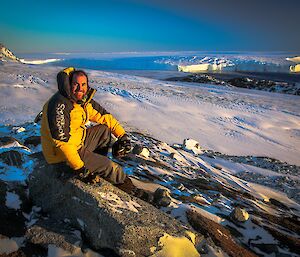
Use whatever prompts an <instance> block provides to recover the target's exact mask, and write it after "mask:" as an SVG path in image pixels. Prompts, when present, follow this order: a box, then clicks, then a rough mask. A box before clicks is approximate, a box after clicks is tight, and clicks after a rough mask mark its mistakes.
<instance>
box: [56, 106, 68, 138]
mask: <svg viewBox="0 0 300 257" xmlns="http://www.w3.org/2000/svg"><path fill="white" fill-rule="evenodd" d="M65 108H66V106H65V104H58V105H57V107H56V110H55V111H56V117H55V120H56V126H57V129H58V138H59V140H61V141H63V140H66V139H67V137H66V135H65V131H64V127H65V115H64V110H65Z"/></svg>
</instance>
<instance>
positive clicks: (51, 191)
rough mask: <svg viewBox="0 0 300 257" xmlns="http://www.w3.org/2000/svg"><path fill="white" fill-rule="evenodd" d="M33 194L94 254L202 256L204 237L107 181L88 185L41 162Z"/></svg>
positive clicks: (34, 176)
mask: <svg viewBox="0 0 300 257" xmlns="http://www.w3.org/2000/svg"><path fill="white" fill-rule="evenodd" d="M29 190H30V197H31V198H32V199H33V201H34V203H35V204H37V205H38V206H41V207H42V209H43V211H45V212H48V213H50V214H51V216H52V217H54V218H55V219H57V220H65V219H68V220H70V223H71V224H72V226H74V227H77V228H79V229H81V231H82V232H83V233H84V235H85V237H86V238H87V239H88V241H89V243H90V245H92V246H93V248H94V249H103V248H108V249H113V250H114V251H115V252H116V253H117V254H118V255H120V256H150V255H153V256H162V255H160V254H162V253H164V254H165V251H166V250H168V251H169V250H170V248H172V247H171V246H170V245H175V246H176V251H177V252H178V251H182V255H177V256H186V255H184V254H185V253H186V252H188V253H189V256H199V254H198V252H197V250H196V248H195V246H194V243H195V242H196V241H197V240H198V241H199V240H200V239H201V238H202V237H201V236H199V234H198V236H195V234H194V233H193V232H191V231H192V228H188V227H186V226H185V227H183V226H182V225H181V223H179V222H178V221H176V220H175V219H173V218H171V217H170V216H168V215H167V214H165V213H163V212H161V211H159V210H158V209H156V208H155V207H154V206H152V205H150V204H148V203H146V202H144V201H142V200H140V199H138V198H135V197H132V196H129V195H128V194H126V193H125V192H123V191H121V190H120V189H118V188H116V187H114V186H113V185H112V184H110V183H108V182H106V181H105V180H102V179H101V180H100V183H99V184H97V185H88V184H85V183H83V182H81V181H80V180H78V179H76V178H74V176H73V174H72V173H68V172H62V171H61V170H56V169H54V168H52V167H51V166H49V165H47V164H46V163H45V162H44V160H40V161H39V162H38V164H37V166H36V168H35V171H34V172H33V173H32V175H31V177H30V180H29ZM174 242H176V243H175V244H174ZM179 245H180V246H179ZM173 248H174V247H173ZM173 250H174V249H173ZM169 254H170V253H169Z"/></svg>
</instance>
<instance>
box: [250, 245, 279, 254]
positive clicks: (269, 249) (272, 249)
mask: <svg viewBox="0 0 300 257" xmlns="http://www.w3.org/2000/svg"><path fill="white" fill-rule="evenodd" d="M251 245H252V246H253V247H256V248H258V249H259V250H261V251H263V252H265V253H267V254H272V253H278V246H277V245H276V244H255V243H251Z"/></svg>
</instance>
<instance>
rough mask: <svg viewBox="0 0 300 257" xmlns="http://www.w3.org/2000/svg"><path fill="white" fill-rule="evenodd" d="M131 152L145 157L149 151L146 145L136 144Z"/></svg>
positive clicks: (147, 156)
mask: <svg viewBox="0 0 300 257" xmlns="http://www.w3.org/2000/svg"><path fill="white" fill-rule="evenodd" d="M132 153H134V154H138V155H140V156H143V157H145V158H149V156H150V151H149V149H148V148H147V147H142V146H140V145H137V144H136V145H135V146H134V147H133V150H132Z"/></svg>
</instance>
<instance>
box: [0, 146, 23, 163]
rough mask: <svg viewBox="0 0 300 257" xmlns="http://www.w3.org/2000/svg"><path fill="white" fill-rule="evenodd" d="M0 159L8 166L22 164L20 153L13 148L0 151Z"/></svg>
mask: <svg viewBox="0 0 300 257" xmlns="http://www.w3.org/2000/svg"><path fill="white" fill-rule="evenodd" d="M0 160H1V161H3V162H4V163H5V164H7V165H9V166H16V167H21V166H22V163H23V161H22V154H21V153H20V152H18V151H15V150H10V151H7V152H3V153H0Z"/></svg>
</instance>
